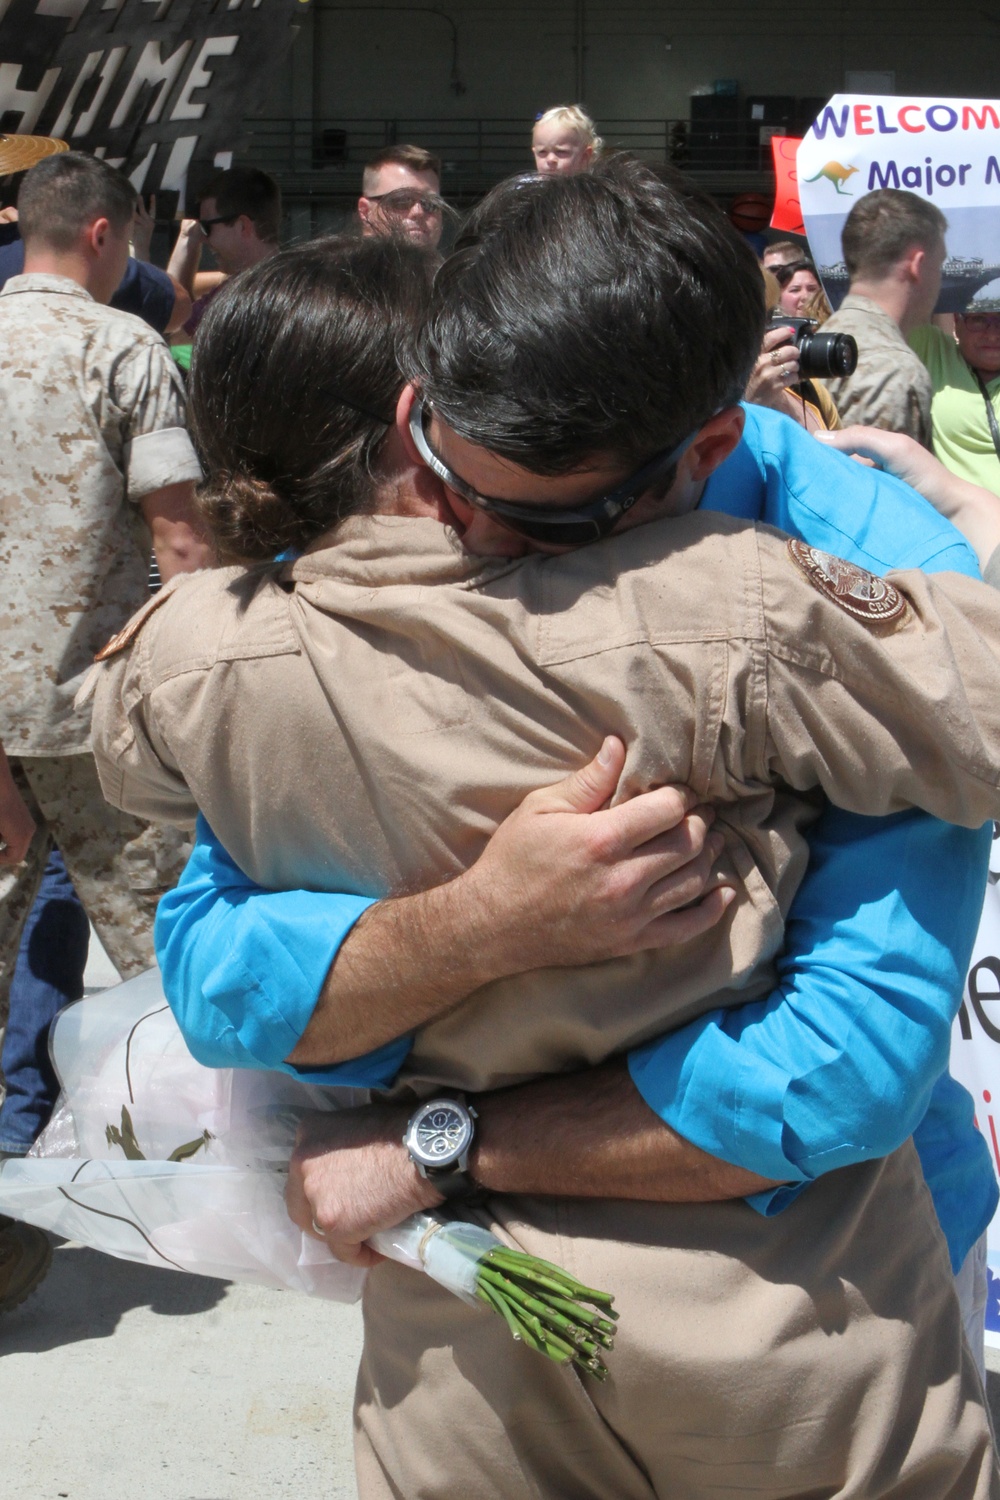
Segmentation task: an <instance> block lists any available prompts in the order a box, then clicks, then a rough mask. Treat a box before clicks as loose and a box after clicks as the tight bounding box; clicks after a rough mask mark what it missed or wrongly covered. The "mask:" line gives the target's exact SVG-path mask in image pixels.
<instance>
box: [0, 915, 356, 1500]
mask: <svg viewBox="0 0 1000 1500" xmlns="http://www.w3.org/2000/svg"><path fill="white" fill-rule="evenodd" d="M116 980H117V975H116V974H115V971H114V969H113V968H112V967H111V965H110V963H109V961H108V960H107V958H106V956H105V955H104V954H103V953H102V952H101V951H100V949H99V945H97V944H96V940H95V941H94V943H93V945H92V956H91V962H90V964H89V965H88V969H87V989H88V991H90V992H93V991H95V990H97V989H102V988H104V986H105V985H107V984H111V983H114V982H116ZM360 1347H361V1315H360V1310H359V1309H358V1308H357V1307H344V1306H338V1305H336V1304H333V1303H329V1302H319V1301H316V1300H314V1299H312V1298H307V1297H300V1296H297V1295H295V1294H293V1293H291V1292H276V1291H270V1290H266V1289H263V1288H259V1287H249V1286H234V1285H231V1284H229V1283H227V1282H223V1281H211V1280H208V1279H207V1278H203V1277H197V1276H185V1275H183V1274H182V1273H181V1272H179V1271H168V1270H164V1271H160V1270H156V1269H154V1268H152V1267H147V1266H138V1265H132V1264H131V1263H130V1262H127V1261H120V1260H112V1259H111V1258H110V1257H108V1256H104V1255H99V1254H97V1253H96V1252H95V1251H93V1250H86V1249H83V1248H82V1247H80V1246H79V1245H72V1244H68V1243H63V1244H58V1245H57V1247H56V1250H55V1254H54V1257H53V1264H52V1270H51V1271H50V1272H49V1275H48V1277H47V1278H46V1280H45V1281H44V1282H43V1284H42V1286H41V1287H40V1288H39V1290H38V1291H37V1292H36V1293H35V1295H34V1296H33V1297H31V1298H29V1300H28V1301H27V1302H25V1303H24V1304H23V1305H22V1306H21V1307H19V1308H17V1309H16V1310H15V1311H14V1312H12V1313H8V1314H6V1315H5V1316H4V1317H3V1319H2V1320H0V1356H2V1357H0V1432H2V1434H3V1456H2V1460H0V1500H61V1497H66V1500H273V1497H275V1496H285V1495H287V1496H289V1497H294V1500H307V1497H310V1496H322V1497H323V1500H355V1496H356V1494H357V1491H356V1487H355V1484H354V1468H353V1462H352V1457H351V1398H352V1394H353V1389H354V1375H355V1370H356V1368H357V1363H358V1354H359V1351H360Z"/></svg>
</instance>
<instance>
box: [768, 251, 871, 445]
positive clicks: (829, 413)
mask: <svg viewBox="0 0 1000 1500" xmlns="http://www.w3.org/2000/svg"><path fill="white" fill-rule="evenodd" d="M762 274H763V277H764V289H765V290H764V295H765V299H766V303H767V309H768V312H769V314H770V324H769V326H768V328H767V330H766V331H765V333H764V341H763V343H762V344H761V350H760V354H759V355H758V356H757V362H756V364H755V365H754V367H753V370H752V372H751V375H750V379H749V381H748V383H747V388H746V392H745V400H747V401H752V402H753V403H754V405H756V406H769V407H771V409H772V410H773V411H780V412H783V413H784V414H785V416H787V417H791V418H792V420H793V422H798V424H799V426H800V427H805V428H807V429H808V430H809V431H810V432H832V431H835V430H836V429H837V428H838V427H840V426H841V425H842V424H841V421H840V416H839V414H838V411H837V407H836V405H835V404H834V401H833V398H832V397H831V396H830V395H829V394H828V392H827V390H826V389H825V387H824V386H823V385H821V384H814V383H813V379H812V377H813V376H815V375H825V374H828V373H830V372H831V371H832V370H840V369H846V368H847V367H848V366H849V365H850V363H851V360H852V359H855V360H856V359H857V349H856V347H853V348H852V346H853V344H854V341H853V339H847V340H845V339H844V338H843V337H840V338H838V337H837V336H836V335H834V337H833V339H832V340H831V339H828V338H827V337H826V334H825V332H824V333H823V334H819V335H817V333H816V324H815V322H814V321H812V320H811V319H809V318H802V317H794V316H792V315H786V314H785V313H783V312H782V310H781V305H780V296H781V284H780V282H779V281H778V279H777V277H776V275H774V274H773V273H772V272H770V271H767V270H765V271H763V272H762ZM816 285H817V288H818V287H819V282H818V281H817V283H816Z"/></svg>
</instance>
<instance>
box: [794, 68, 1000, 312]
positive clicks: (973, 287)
mask: <svg viewBox="0 0 1000 1500" xmlns="http://www.w3.org/2000/svg"><path fill="white" fill-rule="evenodd" d="M797 173H798V186H799V197H800V201H801V204H802V214H803V219H804V222H805V229H806V234H807V235H808V238H809V246H810V249H811V251H812V255H813V259H814V260H815V262H816V267H817V269H818V271H819V274H820V276H821V278H822V281H823V285H824V287H825V289H826V293H827V296H828V297H829V298H830V301H831V303H832V304H833V306H834V307H838V306H839V305H840V302H841V301H842V299H843V297H844V296H845V294H846V292H847V270H846V268H845V266H844V263H843V260H842V259H841V248H840V234H841V230H842V229H843V225H844V220H845V219H846V218H847V215H848V214H849V213H850V211H851V208H852V207H853V206H854V204H855V203H856V202H857V201H858V199H859V198H863V197H864V196H865V194H866V193H871V192H874V191H875V190H876V189H878V188H905V189H907V190H908V191H909V192H911V193H917V194H918V195H919V196H920V197H921V198H927V199H929V200H930V201H931V202H932V203H936V204H937V206H938V208H940V210H941V212H942V213H943V214H944V216H945V218H946V219H947V220H948V233H947V245H948V259H947V261H946V262H945V266H944V272H943V276H942V283H941V296H940V299H939V301H938V305H937V309H936V310H937V311H938V312H960V311H961V309H962V308H964V307H965V306H966V304H967V303H968V301H969V300H970V298H971V297H973V296H974V295H975V293H976V292H977V291H979V290H980V289H981V288H984V287H986V286H987V285H988V283H990V282H992V281H995V280H997V279H998V278H1000V101H997V100H989V99H985V100H984V99H937V98H928V99H913V98H906V97H901V96H892V97H882V98H879V97H876V96H873V95H861V94H836V95H834V97H833V98H832V99H831V100H830V102H829V103H828V104H827V105H825V106H824V108H823V109H821V110H820V112H819V114H818V115H817V117H816V119H815V121H814V122H813V124H812V125H811V126H810V127H809V129H808V131H807V132H806V134H805V136H804V138H803V140H802V143H801V145H800V146H799V149H798V158H797Z"/></svg>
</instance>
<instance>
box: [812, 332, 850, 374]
mask: <svg viewBox="0 0 1000 1500" xmlns="http://www.w3.org/2000/svg"><path fill="white" fill-rule="evenodd" d="M857 368H858V346H857V342H856V341H855V340H854V339H852V338H851V335H850V334H849V333H813V334H807V335H806V336H805V337H804V338H803V339H802V340H801V342H800V344H799V370H800V372H801V374H802V375H803V376H804V377H805V378H806V379H807V380H808V379H809V378H810V377H812V376H814V375H818V376H820V377H821V378H822V377H823V376H833V377H841V376H844V375H853V374H854V372H855V370H856V369H857Z"/></svg>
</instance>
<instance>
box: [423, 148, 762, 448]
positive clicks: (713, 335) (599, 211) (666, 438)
mask: <svg viewBox="0 0 1000 1500" xmlns="http://www.w3.org/2000/svg"><path fill="white" fill-rule="evenodd" d="M763 332H764V287H763V281H762V278H761V274H760V267H759V265H758V263H757V259H756V257H755V256H754V254H753V252H752V251H751V250H750V248H749V247H748V245H747V244H746V242H745V240H743V238H742V237H741V236H740V235H738V234H737V233H736V231H735V230H734V229H733V228H732V227H731V226H730V224H729V222H728V220H727V219H726V217H725V215H724V214H723V213H722V211H721V210H720V209H719V208H718V207H717V206H716V205H715V204H714V203H713V202H712V201H711V200H710V199H708V198H706V197H705V196H703V195H702V194H700V193H698V192H697V191H696V190H694V189H692V188H690V187H689V186H688V185H687V184H686V183H685V182H684V180H683V178H681V177H680V175H679V174H670V175H669V178H668V180H666V181H665V180H663V178H662V177H660V176H658V175H656V174H654V173H653V172H652V171H650V170H649V169H648V168H646V167H644V166H642V165H641V164H640V163H639V162H636V161H633V160H631V159H629V158H624V157H621V156H618V157H610V158H603V159H601V160H600V161H599V162H598V163H597V164H596V165H595V166H594V167H593V168H592V169H591V170H590V171H589V172H584V173H580V174H579V175H576V176H562V175H559V174H552V175H551V176H535V175H533V176H527V177H520V178H512V179H510V180H509V181H507V182H503V183H501V184H500V185H499V187H496V188H494V189H493V191H492V192H491V193H490V194H489V196H488V197H487V198H485V199H484V200H483V202H482V204H481V205H480V206H479V207H478V208H477V209H476V210H474V212H473V214H472V216H471V219H470V220H469V223H468V225H467V228H466V229H465V231H463V234H462V236H461V237H460V239H459V242H458V245H457V247H456V252H455V254H454V255H452V257H451V258H450V259H449V260H447V261H446V262H445V264H444V265H443V266H442V268H441V270H440V271H439V272H438V275H437V277H436V280H435V283H434V295H433V300H432V306H431V313H430V316H429V318H428V320H427V322H426V324H425V326H424V329H423V331H422V333H421V335H420V336H419V338H418V340H417V344H416V350H415V359H414V364H413V375H414V378H415V380H416V381H417V383H418V384H419V385H420V386H421V388H422V389H423V391H424V393H425V395H426V396H427V398H428V399H429V401H430V402H431V403H432V405H433V407H434V409H435V411H437V413H438V414H439V415H440V417H441V418H442V420H443V421H444V422H446V423H447V424H448V426H449V427H451V428H452V429H453V430H454V431H455V432H457V433H458V434H459V435H460V436H461V437H463V438H466V439H467V440H468V441H469V442H472V443H476V444H477V445H480V446H482V447H484V448H487V449H489V450H490V452H492V453H496V454H498V455H500V456H501V457H504V458H507V459H509V460H511V461H513V462H514V463H517V464H520V465H521V466H523V467H524V468H527V469H529V470H532V471H533V472H535V473H538V474H563V473H567V472H569V471H571V470H573V469H576V468H579V467H580V466H581V465H582V464H583V463H584V462H585V461H586V460H587V459H589V458H591V457H593V456H595V455H598V454H600V455H612V456H613V457H614V458H616V459H618V460H619V461H620V462H621V463H622V465H623V466H624V465H626V464H627V465H630V466H631V465H635V464H638V463H640V462H641V461H642V460H643V459H645V458H648V457H650V456H651V455H652V454H654V453H656V452H658V451H659V450H660V449H662V448H667V447H670V446H672V445H673V444H675V443H679V442H680V441H682V440H683V439H684V438H685V437H686V436H687V435H688V434H689V433H692V432H694V431H695V430H696V429H697V428H698V427H700V426H701V425H702V424H703V423H704V422H706V421H707V420H708V418H709V417H711V416H712V415H713V414H714V413H715V412H717V411H719V410H720V409H721V408H722V407H724V406H728V405H731V404H732V403H734V402H737V401H739V400H740V397H741V394H742V391H743V389H744V387H745V385H746V382H747V379H748V377H749V374H750V370H751V368H752V366H753V363H754V360H755V359H756V358H757V355H758V353H759V352H760V344H761V339H762V337H763Z"/></svg>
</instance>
